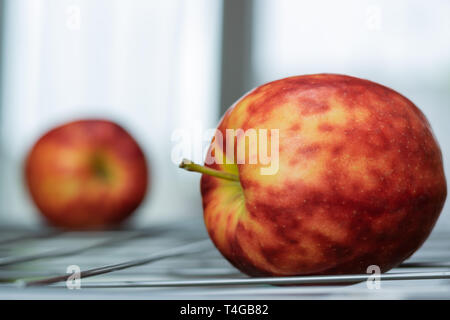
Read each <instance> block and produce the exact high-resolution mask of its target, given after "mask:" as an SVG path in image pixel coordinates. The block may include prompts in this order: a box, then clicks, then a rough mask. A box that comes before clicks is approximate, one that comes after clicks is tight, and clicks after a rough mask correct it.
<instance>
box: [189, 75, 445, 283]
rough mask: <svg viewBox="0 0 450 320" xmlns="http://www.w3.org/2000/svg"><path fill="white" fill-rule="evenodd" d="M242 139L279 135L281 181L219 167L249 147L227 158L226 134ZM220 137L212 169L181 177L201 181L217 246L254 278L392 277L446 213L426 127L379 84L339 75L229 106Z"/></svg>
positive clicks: (300, 81) (291, 83)
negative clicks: (252, 133) (235, 132)
mask: <svg viewBox="0 0 450 320" xmlns="http://www.w3.org/2000/svg"><path fill="white" fill-rule="evenodd" d="M239 128H240V129H243V130H248V129H267V130H271V129H279V148H278V151H279V168H278V171H277V172H276V173H275V174H273V175H263V174H262V173H261V172H262V171H261V170H260V169H261V168H263V167H266V166H267V164H261V163H260V162H258V163H256V164H251V163H248V162H245V163H241V164H236V161H234V162H232V163H229V162H228V163H225V164H220V163H216V162H220V161H217V159H219V160H220V159H221V158H222V157H223V158H224V159H226V160H228V159H229V157H228V158H226V157H225V155H226V154H228V152H229V151H231V155H232V156H233V155H234V156H233V157H234V159H237V156H236V150H239V148H242V146H243V145H244V146H245V148H244V149H246V150H248V149H249V146H248V145H247V144H248V143H249V142H246V141H247V140H246V139H245V136H244V137H243V136H238V137H236V136H235V137H233V139H235V143H234V145H235V148H234V150H227V146H228V143H229V142H230V141H227V135H226V130H227V129H239ZM218 132H220V133H221V134H222V135H223V137H224V140H225V141H224V142H223V144H222V145H220V144H217V143H215V142H216V140H217V136H216V139H214V140H213V143H212V144H211V146H210V150H209V152H208V156H207V159H206V160H207V161H206V166H205V167H202V166H198V165H195V164H192V163H189V162H185V163H183V164H182V167H186V169H188V170H192V171H199V172H202V173H203V176H202V179H201V193H202V197H203V209H204V219H205V223H206V228H207V230H208V232H209V235H210V237H211V239H212V241H213V242H214V244H215V245H216V247H217V248H218V249H219V250H220V252H221V253H222V254H223V255H224V256H225V257H226V258H227V259H228V260H229V261H230V262H231V263H232V264H233V265H234V266H236V267H237V268H238V269H240V270H241V271H243V272H245V273H247V274H249V275H252V276H263V275H276V276H289V275H310V274H352V273H366V270H367V267H368V266H370V265H378V266H379V267H380V268H381V271H383V272H384V271H387V270H389V269H391V268H393V267H395V266H397V265H399V264H400V263H401V262H402V261H403V260H405V259H406V258H408V257H409V256H410V255H411V254H413V253H414V252H415V251H416V250H417V249H418V248H419V247H420V246H421V244H422V243H423V242H424V241H425V239H426V238H427V237H428V235H429V234H430V232H431V230H432V228H433V226H434V224H435V222H436V220H437V218H438V216H439V214H440V212H441V210H442V207H443V205H444V202H445V198H446V195H447V187H446V180H445V176H444V170H443V165H442V155H441V150H440V148H439V146H438V143H437V142H436V140H435V137H434V136H433V133H432V131H431V128H430V125H429V123H428V121H427V120H426V118H425V116H424V115H423V114H422V112H421V111H420V110H419V109H418V108H417V107H416V106H415V105H414V104H413V103H412V102H411V101H410V100H408V99H407V98H405V97H403V96H402V95H400V94H399V93H397V92H395V91H393V90H391V89H389V88H387V87H384V86H382V85H379V84H376V83H374V82H370V81H367V80H363V79H358V78H354V77H349V76H344V75H334V74H317V75H307V76H297V77H291V78H286V79H282V80H278V81H274V82H271V83H268V84H265V85H262V86H260V87H258V88H256V89H254V90H253V91H251V92H250V93H248V94H246V95H245V96H244V97H243V98H241V99H240V100H239V101H238V102H237V103H236V104H234V105H233V106H232V107H231V108H230V109H229V110H228V111H227V112H226V114H225V115H224V117H223V118H222V120H221V122H220V124H219V127H218ZM258 132H259V131H258ZM260 138H261V137H260V136H258V139H260ZM228 139H230V138H228ZM219 156H220V157H219ZM247 158H249V157H248V156H247Z"/></svg>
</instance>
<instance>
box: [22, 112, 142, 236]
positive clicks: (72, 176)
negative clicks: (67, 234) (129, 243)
mask: <svg viewBox="0 0 450 320" xmlns="http://www.w3.org/2000/svg"><path fill="white" fill-rule="evenodd" d="M25 179H26V184H27V186H28V189H29V192H30V194H31V196H32V198H33V200H34V202H35V204H36V206H37V207H38V208H39V210H40V211H41V213H42V214H43V216H44V217H45V218H46V219H47V221H48V222H49V223H50V224H52V225H54V226H58V227H62V228H65V229H102V228H108V227H112V226H115V225H118V224H119V223H120V222H122V221H123V220H125V219H126V218H127V217H129V216H130V215H131V214H132V213H133V212H134V211H135V210H136V208H137V207H138V206H139V205H140V203H141V202H142V200H143V199H144V197H145V194H146V191H147V186H148V179H149V170H148V168H147V161H146V158H145V155H144V153H143V151H142V149H141V148H140V147H139V145H138V144H137V142H136V141H135V140H134V139H133V137H132V136H131V135H130V134H129V133H128V132H126V131H125V130H124V129H123V128H122V127H121V126H119V125H117V124H116V123H113V122H110V121H107V120H97V119H95V120H79V121H75V122H71V123H68V124H65V125H62V126H59V127H57V128H54V129H52V130H50V131H49V132H47V133H46V134H45V135H43V136H42V137H41V138H40V139H39V140H38V141H37V142H36V144H35V145H34V146H33V148H32V149H31V151H30V152H29V154H28V157H27V159H26V162H25Z"/></svg>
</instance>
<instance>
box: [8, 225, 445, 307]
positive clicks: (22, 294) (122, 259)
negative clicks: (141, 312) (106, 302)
mask: <svg viewBox="0 0 450 320" xmlns="http://www.w3.org/2000/svg"><path fill="white" fill-rule="evenodd" d="M449 244H450V236H449V235H448V234H444V233H435V234H432V235H431V237H430V238H429V239H428V241H427V242H426V243H425V245H424V246H423V247H422V248H421V249H420V250H419V251H418V252H417V253H416V254H415V255H414V256H413V257H412V258H410V259H409V260H408V261H406V262H404V263H403V264H402V265H401V266H399V267H398V268H395V269H393V270H391V271H390V272H388V273H386V274H382V275H381V276H380V277H379V280H380V282H379V283H380V286H379V288H378V289H377V287H376V286H374V285H373V282H371V283H369V284H368V283H367V279H368V278H369V276H371V274H362V275H339V276H308V277H288V278H248V277H247V276H245V275H244V274H242V273H240V272H239V271H238V270H236V269H235V268H233V267H232V266H231V265H230V264H229V263H228V262H227V261H226V260H225V259H224V258H222V256H221V255H220V254H219V252H218V251H217V250H216V249H215V248H214V246H213V245H212V244H211V242H210V241H209V239H208V237H207V235H206V232H205V230H204V227H203V223H202V221H190V222H186V221H182V222H180V223H178V224H175V225H171V226H164V225H160V226H154V227H150V228H147V229H136V230H118V231H106V232H56V231H52V230H45V231H42V232H36V231H26V230H15V229H14V228H9V229H6V230H0V299H24V298H29V299H450V250H449V248H450V246H449ZM74 265H75V266H78V267H79V268H80V270H81V283H80V285H81V288H80V289H70V288H73V286H70V285H71V284H73V280H74V279H73V273H66V272H67V270H68V269H67V268H68V267H69V266H74ZM70 276H72V278H71V279H70V280H69V281H68V282H66V280H67V278H68V277H70ZM377 279H378V278H377ZM372 280H373V277H372ZM67 284H69V287H68V286H67ZM305 284H306V286H305ZM280 285H282V286H280Z"/></svg>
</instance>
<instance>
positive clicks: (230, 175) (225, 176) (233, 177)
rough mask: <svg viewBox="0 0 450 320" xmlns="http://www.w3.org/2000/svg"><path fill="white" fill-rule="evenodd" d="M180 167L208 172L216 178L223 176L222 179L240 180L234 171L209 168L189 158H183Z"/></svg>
mask: <svg viewBox="0 0 450 320" xmlns="http://www.w3.org/2000/svg"><path fill="white" fill-rule="evenodd" d="M179 167H180V168H182V169H185V170H187V171H195V172H200V173H203V174H207V175H209V176H213V177H216V178H221V179H225V180H230V181H239V176H237V175H235V174H233V173H229V172H224V171H220V170H216V169H212V168H208V167H205V166H201V165H199V164H196V163H194V162H192V161H191V160H187V159H183V160H182V161H181V163H180V166H179Z"/></svg>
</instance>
